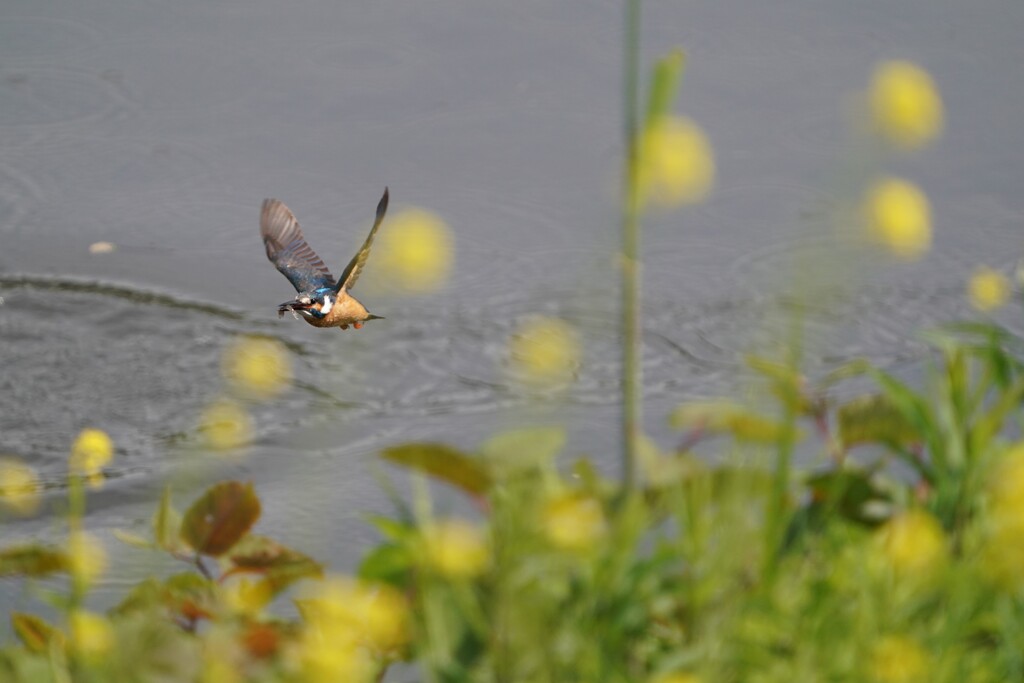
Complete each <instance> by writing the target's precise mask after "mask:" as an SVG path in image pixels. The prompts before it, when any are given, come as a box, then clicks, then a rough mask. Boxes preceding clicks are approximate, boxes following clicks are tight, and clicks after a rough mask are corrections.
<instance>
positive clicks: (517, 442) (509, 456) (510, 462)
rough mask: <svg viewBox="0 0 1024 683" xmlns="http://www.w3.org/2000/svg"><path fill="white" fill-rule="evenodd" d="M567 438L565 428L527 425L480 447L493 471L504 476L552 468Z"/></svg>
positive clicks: (500, 435) (494, 473)
mask: <svg viewBox="0 0 1024 683" xmlns="http://www.w3.org/2000/svg"><path fill="white" fill-rule="evenodd" d="M565 440H566V434H565V429H564V428H563V427H527V428H525V429H514V430H511V431H507V432H502V433H500V434H495V435H494V436H492V437H491V438H489V439H487V440H486V441H484V442H483V443H482V444H480V448H479V450H480V455H481V456H482V457H483V459H484V461H485V462H486V463H487V465H488V467H489V469H490V471H491V473H492V474H493V475H494V476H496V477H498V478H501V479H504V478H508V477H509V476H514V475H517V474H522V473H524V472H527V471H532V470H537V469H545V468H548V467H550V466H551V465H552V464H553V463H554V460H555V458H556V457H557V456H558V454H559V453H561V452H562V449H563V448H565Z"/></svg>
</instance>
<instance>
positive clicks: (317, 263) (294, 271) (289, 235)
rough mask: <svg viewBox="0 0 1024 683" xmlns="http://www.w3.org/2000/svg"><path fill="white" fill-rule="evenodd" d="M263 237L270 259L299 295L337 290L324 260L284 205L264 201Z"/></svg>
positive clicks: (262, 215) (282, 203)
mask: <svg viewBox="0 0 1024 683" xmlns="http://www.w3.org/2000/svg"><path fill="white" fill-rule="evenodd" d="M260 235H262V236H263V244H264V246H265V247H266V248H267V258H268V259H270V262H271V263H273V264H274V265H275V266H276V267H277V269H278V270H279V271H281V273H282V274H283V275H284V276H285V277H286V278H288V281H289V282H291V283H292V285H293V286H294V287H295V291H297V292H299V293H303V292H312V291H314V290H317V289H319V288H321V287H331V288H333V287H334V277H333V276H332V275H331V271H330V270H328V269H327V266H325V265H324V262H323V259H321V258H320V257H319V256H317V255H316V252H315V251H313V249H312V248H311V247H310V246H309V245H308V244H307V243H306V238H305V237H304V236H303V235H302V228H300V227H299V222H298V221H297V220H295V216H294V214H292V212H291V211H289V210H288V207H287V206H285V205H284V202H282V201H280V200H277V199H264V200H263V208H262V209H261V211H260Z"/></svg>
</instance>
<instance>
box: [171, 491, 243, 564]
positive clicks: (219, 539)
mask: <svg viewBox="0 0 1024 683" xmlns="http://www.w3.org/2000/svg"><path fill="white" fill-rule="evenodd" d="M259 517H260V499H259V498H258V497H257V496H256V492H255V491H254V490H253V487H252V483H248V484H242V483H241V482H237V481H226V482H222V483H220V484H216V485H215V486H213V487H211V488H210V489H209V490H207V491H206V493H204V494H203V495H202V496H200V497H199V499H198V500H196V501H195V502H194V503H192V507H190V508H189V509H188V512H186V513H185V517H184V518H183V519H182V521H181V538H182V539H183V540H184V541H185V542H186V543H188V544H189V545H190V546H192V547H193V548H195V550H196V551H197V552H199V553H202V554H204V555H213V556H214V557H216V556H219V555H223V554H224V553H225V552H227V551H228V550H230V549H231V548H232V546H234V545H235V543H237V542H238V541H239V539H241V538H242V537H243V536H245V534H246V533H248V531H249V529H250V528H251V527H252V525H253V524H255V523H256V520H257V519H259Z"/></svg>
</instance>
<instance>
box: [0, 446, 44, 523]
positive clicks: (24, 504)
mask: <svg viewBox="0 0 1024 683" xmlns="http://www.w3.org/2000/svg"><path fill="white" fill-rule="evenodd" d="M39 491H40V487H39V477H37V476H36V473H35V470H33V469H32V468H31V467H29V466H28V465H26V464H24V463H22V462H20V461H18V460H14V459H13V458H0V503H2V504H3V506H4V507H6V508H8V509H9V510H11V511H13V512H14V513H15V514H18V515H22V516H28V515H31V514H33V513H35V511H36V510H38V509H39Z"/></svg>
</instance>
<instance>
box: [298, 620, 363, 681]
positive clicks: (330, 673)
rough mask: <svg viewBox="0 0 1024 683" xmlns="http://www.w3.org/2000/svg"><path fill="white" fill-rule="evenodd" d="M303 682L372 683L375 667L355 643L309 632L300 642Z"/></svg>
mask: <svg viewBox="0 0 1024 683" xmlns="http://www.w3.org/2000/svg"><path fill="white" fill-rule="evenodd" d="M299 659H300V661H301V663H302V679H301V680H303V681H308V683H338V682H339V681H351V683H363V682H366V683H369V682H370V681H371V680H373V672H374V666H373V662H372V661H371V659H370V656H369V654H368V653H367V652H366V650H364V649H363V648H361V647H359V646H358V645H356V644H355V643H353V642H348V641H337V640H332V639H331V638H329V637H326V636H324V635H323V634H321V633H320V632H319V631H318V630H316V629H311V628H307V629H306V630H305V631H304V632H303V636H302V638H301V639H300V641H299Z"/></svg>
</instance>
